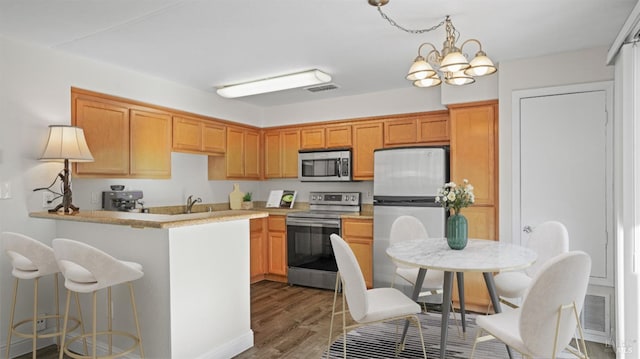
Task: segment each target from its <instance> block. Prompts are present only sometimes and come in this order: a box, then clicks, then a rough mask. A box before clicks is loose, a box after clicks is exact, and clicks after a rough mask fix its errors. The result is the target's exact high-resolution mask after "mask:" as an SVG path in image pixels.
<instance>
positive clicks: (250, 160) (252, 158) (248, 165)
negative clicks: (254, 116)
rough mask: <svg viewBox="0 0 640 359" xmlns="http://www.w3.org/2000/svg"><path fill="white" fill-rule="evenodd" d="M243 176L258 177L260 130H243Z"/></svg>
mask: <svg viewBox="0 0 640 359" xmlns="http://www.w3.org/2000/svg"><path fill="white" fill-rule="evenodd" d="M244 177H245V178H254V179H259V178H260V132H258V131H251V130H249V131H247V132H245V136H244Z"/></svg>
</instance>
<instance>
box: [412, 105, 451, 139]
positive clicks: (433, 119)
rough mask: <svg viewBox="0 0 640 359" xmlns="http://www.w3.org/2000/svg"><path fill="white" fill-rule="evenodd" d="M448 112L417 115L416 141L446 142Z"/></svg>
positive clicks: (447, 137)
mask: <svg viewBox="0 0 640 359" xmlns="http://www.w3.org/2000/svg"><path fill="white" fill-rule="evenodd" d="M448 141H449V112H448V111H439V112H435V113H430V114H428V115H424V116H420V117H418V142H448Z"/></svg>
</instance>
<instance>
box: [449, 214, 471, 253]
mask: <svg viewBox="0 0 640 359" xmlns="http://www.w3.org/2000/svg"><path fill="white" fill-rule="evenodd" d="M467 226H468V223H467V219H466V218H465V217H464V216H463V215H461V214H457V213H456V214H454V215H453V216H451V217H449V219H447V244H449V247H451V249H463V248H464V247H466V246H467Z"/></svg>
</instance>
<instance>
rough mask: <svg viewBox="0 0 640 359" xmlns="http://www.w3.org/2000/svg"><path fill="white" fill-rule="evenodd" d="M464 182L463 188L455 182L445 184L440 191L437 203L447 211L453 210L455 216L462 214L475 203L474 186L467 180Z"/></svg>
mask: <svg viewBox="0 0 640 359" xmlns="http://www.w3.org/2000/svg"><path fill="white" fill-rule="evenodd" d="M462 182H463V183H462V186H458V185H457V184H456V183H455V182H449V183H445V185H444V186H443V187H441V188H440V189H438V195H437V196H436V203H440V205H441V206H442V207H444V208H445V209H446V210H450V209H452V208H453V211H454V212H455V214H460V210H461V209H462V208H465V207H469V206H470V205H472V204H473V202H474V201H475V196H474V195H473V186H472V185H471V184H470V183H469V181H468V180H467V179H464V180H463V181H462Z"/></svg>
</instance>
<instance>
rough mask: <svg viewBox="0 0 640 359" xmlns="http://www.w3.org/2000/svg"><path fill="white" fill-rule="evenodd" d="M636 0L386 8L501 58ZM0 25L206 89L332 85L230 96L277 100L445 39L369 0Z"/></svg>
mask: <svg viewBox="0 0 640 359" xmlns="http://www.w3.org/2000/svg"><path fill="white" fill-rule="evenodd" d="M636 2H637V0H429V1H426V0H391V1H390V2H389V4H387V5H386V6H385V7H383V11H384V12H385V13H387V14H388V15H389V16H390V17H392V18H393V19H394V20H396V21H397V22H398V23H399V24H401V25H402V26H405V27H407V28H412V29H421V28H428V27H431V26H433V25H436V24H438V23H439V22H440V21H442V20H443V19H444V17H445V15H451V19H452V21H453V24H454V26H455V27H456V28H457V30H458V31H459V32H460V39H461V40H466V39H469V38H476V39H478V40H480V41H481V42H482V45H483V49H484V50H485V52H487V54H488V55H489V57H491V58H492V59H493V60H494V61H495V62H497V63H498V65H499V62H500V61H505V60H513V59H517V58H525V57H535V56H540V55H545V54H551V53H558V52H564V51H571V50H577V49H583V48H590V47H596V46H609V45H610V44H611V43H612V42H613V40H614V38H615V36H616V34H617V33H618V31H619V30H620V28H621V27H622V24H623V23H624V21H625V20H626V18H627V16H628V15H629V13H630V12H631V9H632V8H633V6H634V5H635V4H636ZM0 35H1V36H4V37H7V38H12V39H17V40H21V41H27V42H33V43H36V44H39V45H42V46H45V47H48V48H53V49H57V50H60V51H65V52H70V53H74V54H77V55H80V56H85V57H88V58H93V59H96V60H98V61H101V62H107V63H111V64H115V65H118V66H121V67H125V68H129V69H133V70H135V71H138V72H142V73H147V74H151V75H154V76H158V77H162V78H166V79H169V80H171V81H174V82H177V83H182V84H185V85H188V86H191V87H194V88H197V89H201V90H205V91H211V92H215V88H216V87H218V86H222V85H226V84H232V83H239V82H245V81H248V80H252V79H259V78H265V77H271V76H275V75H280V74H285V73H291V72H298V71H303V70H308V69H313V68H317V69H320V70H322V71H325V72H327V73H329V74H331V75H332V77H333V81H332V82H333V83H334V84H336V85H337V86H338V87H339V89H337V90H333V91H325V92H320V93H311V92H309V91H306V90H304V89H295V90H287V91H281V92H279V93H274V94H266V95H255V96H250V97H246V98H242V99H235V100H229V101H244V102H247V103H251V104H254V105H258V106H274V105H283V104H288V103H294V102H301V101H312V100H316V99H322V98H327V97H334V96H347V95H355V94H361V93H367V92H375V91H384V90H389V89H395V88H403V87H411V84H410V83H409V81H407V80H405V79H404V76H405V74H406V71H407V70H408V68H409V66H410V64H411V62H412V60H413V59H414V57H415V56H416V55H417V49H418V45H419V44H420V43H422V42H432V43H434V44H436V45H438V44H441V43H442V41H443V40H444V29H443V28H442V27H441V28H439V29H437V30H435V31H432V32H429V33H425V34H421V35H416V34H408V33H405V32H402V31H400V30H398V29H396V28H394V27H392V26H391V25H390V24H389V23H388V22H387V21H386V20H384V19H382V18H381V17H380V15H379V14H378V11H377V10H376V8H375V7H372V6H370V5H368V3H367V0H270V1H257V0H82V1H79V0H0ZM475 51H476V49H475V48H474V47H473V46H471V47H470V48H469V50H468V51H467V50H466V49H465V52H468V53H469V54H470V55H473V53H475ZM603 61H604V60H603ZM556 70H558V69H556ZM471 86H473V85H471ZM416 91H426V90H425V89H417V88H416Z"/></svg>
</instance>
